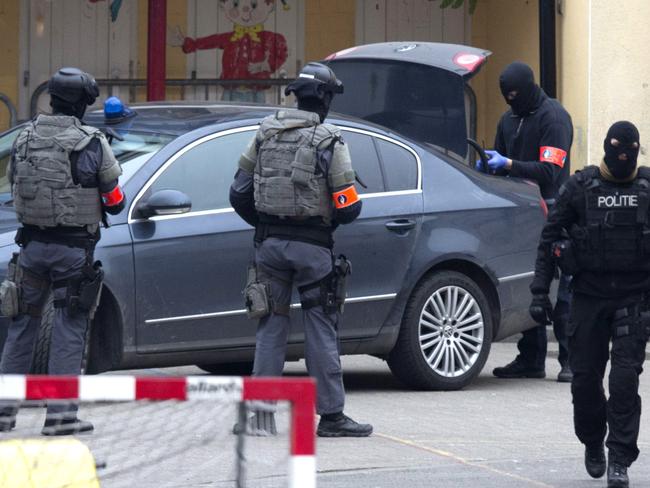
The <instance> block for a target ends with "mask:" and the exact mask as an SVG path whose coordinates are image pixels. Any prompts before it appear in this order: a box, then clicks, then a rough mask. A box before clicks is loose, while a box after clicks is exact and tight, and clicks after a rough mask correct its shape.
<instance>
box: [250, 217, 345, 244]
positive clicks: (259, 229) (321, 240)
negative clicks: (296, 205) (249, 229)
mask: <svg viewBox="0 0 650 488" xmlns="http://www.w3.org/2000/svg"><path fill="white" fill-rule="evenodd" d="M269 237H275V238H278V239H286V240H289V241H301V242H306V243H308V244H315V245H316V246H322V247H326V248H327V249H331V248H332V247H333V246H334V238H333V237H332V228H331V227H320V226H312V225H283V224H270V223H263V222H261V223H259V224H257V226H256V227H255V242H262V241H264V240H265V239H267V238H269Z"/></svg>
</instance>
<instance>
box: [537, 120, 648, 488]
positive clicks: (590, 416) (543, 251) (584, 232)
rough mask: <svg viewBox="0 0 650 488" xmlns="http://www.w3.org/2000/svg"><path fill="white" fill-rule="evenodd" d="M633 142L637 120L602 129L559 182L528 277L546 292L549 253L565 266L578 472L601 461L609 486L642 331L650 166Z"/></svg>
mask: <svg viewBox="0 0 650 488" xmlns="http://www.w3.org/2000/svg"><path fill="white" fill-rule="evenodd" d="M639 148H640V140H639V132H638V130H637V129H636V127H635V126H634V125H633V124H631V123H630V122H625V121H622V122H617V123H615V124H613V125H612V126H611V127H610V128H609V131H608V132H607V137H606V138H605V141H604V149H605V157H604V159H603V160H602V162H601V163H600V165H599V166H587V167H586V168H585V169H583V170H582V171H578V172H576V174H575V175H573V176H572V177H571V178H570V179H569V180H568V181H567V182H566V183H565V184H564V185H563V186H562V188H561V189H560V193H559V196H558V200H557V204H556V206H555V208H554V209H553V210H552V211H551V212H550V214H549V217H548V221H547V223H546V225H545V227H544V230H543V231H542V236H541V240H540V244H539V248H538V257H537V263H536V266H535V278H534V279H533V282H532V284H531V287H530V289H531V292H532V293H533V294H534V295H535V296H539V295H548V291H549V284H550V282H551V280H552V279H553V268H554V259H557V260H558V261H559V265H560V267H561V268H562V269H563V270H565V271H566V272H568V273H571V274H573V300H572V303H571V317H570V320H569V328H568V330H567V335H568V336H569V350H570V352H571V353H570V355H569V361H570V363H571V369H572V370H573V382H572V384H571V393H572V395H573V418H574V426H575V432H576V435H577V436H578V439H579V440H580V442H582V443H583V444H584V445H585V466H586V468H587V472H588V473H589V474H590V475H591V476H592V477H594V478H600V477H601V476H603V474H605V471H606V468H607V483H608V484H607V486H608V487H627V486H629V481H628V476H627V468H628V467H629V466H630V465H631V464H632V463H633V462H634V461H635V460H636V458H637V457H638V455H639V448H638V446H637V438H638V435H639V422H640V417H641V398H640V397H639V394H638V389H639V375H640V373H641V371H642V365H643V361H644V359H645V346H646V342H647V340H648V335H649V333H650V312H649V310H650V306H649V305H650V304H649V302H648V293H649V292H650V264H649V263H650V221H649V210H650V209H649V206H650V169H649V168H645V167H641V168H638V167H637V157H638V154H639ZM565 236H568V239H567V238H565ZM610 341H611V370H610V373H609V399H606V398H605V391H604V389H603V377H604V374H605V368H606V366H607V361H608V359H609V357H610ZM608 428H609V434H608V435H607V442H606V444H607V448H608V450H609V466H608V467H607V466H606V460H605V451H604V447H603V442H604V441H605V434H606V433H607V431H608Z"/></svg>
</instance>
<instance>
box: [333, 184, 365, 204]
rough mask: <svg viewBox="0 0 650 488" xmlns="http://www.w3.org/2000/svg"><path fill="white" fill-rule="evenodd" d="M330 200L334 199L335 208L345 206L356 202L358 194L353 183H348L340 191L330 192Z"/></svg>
mask: <svg viewBox="0 0 650 488" xmlns="http://www.w3.org/2000/svg"><path fill="white" fill-rule="evenodd" d="M332 200H334V206H335V207H336V208H337V209H339V208H345V207H349V206H350V205H354V204H355V203H357V202H358V201H359V195H358V194H357V189H356V188H355V187H354V185H350V186H348V187H347V188H344V189H343V190H341V191H337V192H336V193H332Z"/></svg>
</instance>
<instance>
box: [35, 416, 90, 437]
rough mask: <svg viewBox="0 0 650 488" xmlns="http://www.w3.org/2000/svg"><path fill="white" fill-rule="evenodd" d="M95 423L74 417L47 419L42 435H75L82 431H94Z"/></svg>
mask: <svg viewBox="0 0 650 488" xmlns="http://www.w3.org/2000/svg"><path fill="white" fill-rule="evenodd" d="M93 429H94V427H93V424H91V423H90V422H86V421H85V420H79V419H77V418H73V419H69V418H68V419H65V418H64V419H46V420H45V425H44V426H43V430H41V434H42V435H47V436H50V435H73V434H80V433H81V432H92V431H93Z"/></svg>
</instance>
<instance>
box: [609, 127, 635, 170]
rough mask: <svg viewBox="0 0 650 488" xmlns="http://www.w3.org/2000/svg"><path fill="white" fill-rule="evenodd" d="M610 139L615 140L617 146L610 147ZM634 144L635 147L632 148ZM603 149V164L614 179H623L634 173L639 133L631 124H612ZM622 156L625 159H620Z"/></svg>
mask: <svg viewBox="0 0 650 488" xmlns="http://www.w3.org/2000/svg"><path fill="white" fill-rule="evenodd" d="M612 139H616V140H617V141H618V144H617V145H612ZM635 143H636V147H634V144H635ZM603 147H604V149H605V164H606V165H607V168H608V169H609V171H610V173H612V176H613V177H614V178H617V179H625V178H628V177H629V176H631V175H632V173H634V170H635V169H636V161H637V158H638V156H639V148H640V142H639V131H638V130H637V128H636V127H635V126H634V124H633V123H631V122H627V121H626V120H623V121H620V122H616V123H615V124H613V125H612V126H611V127H610V128H609V130H608V131H607V137H606V138H605V142H604V144H603ZM623 154H625V156H626V157H625V159H620V156H621V155H623Z"/></svg>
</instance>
